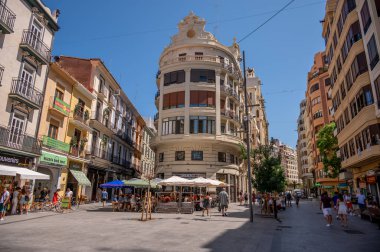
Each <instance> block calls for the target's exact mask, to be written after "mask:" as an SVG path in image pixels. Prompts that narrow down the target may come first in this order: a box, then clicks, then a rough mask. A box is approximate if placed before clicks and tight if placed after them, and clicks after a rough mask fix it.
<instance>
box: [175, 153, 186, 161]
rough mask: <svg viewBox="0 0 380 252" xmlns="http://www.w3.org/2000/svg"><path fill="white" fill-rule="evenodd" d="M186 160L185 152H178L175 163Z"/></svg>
mask: <svg viewBox="0 0 380 252" xmlns="http://www.w3.org/2000/svg"><path fill="white" fill-rule="evenodd" d="M183 160H185V152H184V151H176V152H175V161H183Z"/></svg>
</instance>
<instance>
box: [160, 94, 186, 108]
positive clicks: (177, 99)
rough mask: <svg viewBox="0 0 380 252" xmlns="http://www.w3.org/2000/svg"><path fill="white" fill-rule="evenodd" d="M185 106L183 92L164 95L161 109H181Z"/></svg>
mask: <svg viewBox="0 0 380 252" xmlns="http://www.w3.org/2000/svg"><path fill="white" fill-rule="evenodd" d="M184 106H185V91H180V92H173V93H169V94H164V100H163V107H162V109H164V110H165V109H172V108H183V107H184Z"/></svg>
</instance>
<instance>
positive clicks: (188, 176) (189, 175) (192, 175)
mask: <svg viewBox="0 0 380 252" xmlns="http://www.w3.org/2000/svg"><path fill="white" fill-rule="evenodd" d="M173 175H174V176H178V177H181V178H185V179H195V178H199V177H203V178H205V177H206V173H173Z"/></svg>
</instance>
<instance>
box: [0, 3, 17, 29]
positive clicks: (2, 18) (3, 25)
mask: <svg viewBox="0 0 380 252" xmlns="http://www.w3.org/2000/svg"><path fill="white" fill-rule="evenodd" d="M15 20H16V15H15V14H14V13H13V12H12V11H11V10H10V9H9V8H8V7H7V6H6V5H5V3H4V2H1V1H0V30H1V33H2V34H10V33H13V26H14V24H15Z"/></svg>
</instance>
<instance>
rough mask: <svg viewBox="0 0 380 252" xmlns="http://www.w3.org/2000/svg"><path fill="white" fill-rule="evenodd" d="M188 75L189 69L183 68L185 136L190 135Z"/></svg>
mask: <svg viewBox="0 0 380 252" xmlns="http://www.w3.org/2000/svg"><path fill="white" fill-rule="evenodd" d="M190 74H191V68H185V128H184V135H185V136H189V135H190V85H191V83H190Z"/></svg>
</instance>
